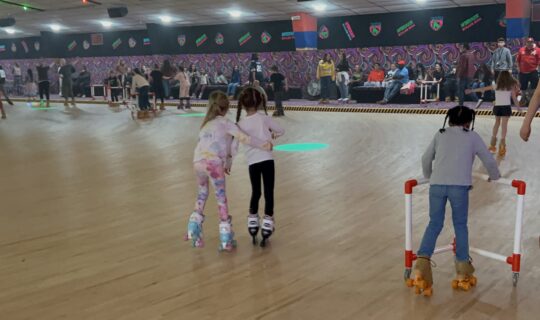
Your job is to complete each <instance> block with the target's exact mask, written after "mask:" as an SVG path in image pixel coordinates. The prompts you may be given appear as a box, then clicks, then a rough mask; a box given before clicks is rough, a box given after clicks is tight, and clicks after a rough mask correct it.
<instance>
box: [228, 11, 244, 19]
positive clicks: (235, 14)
mask: <svg viewBox="0 0 540 320" xmlns="http://www.w3.org/2000/svg"><path fill="white" fill-rule="evenodd" d="M229 14H230V15H231V17H233V18H240V17H241V16H242V12H241V11H238V10H231V11H229Z"/></svg>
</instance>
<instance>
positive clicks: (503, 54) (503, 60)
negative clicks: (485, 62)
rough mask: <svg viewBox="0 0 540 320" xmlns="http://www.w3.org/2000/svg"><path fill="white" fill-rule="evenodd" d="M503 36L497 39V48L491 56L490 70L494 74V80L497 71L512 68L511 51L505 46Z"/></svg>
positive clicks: (497, 75) (496, 76)
mask: <svg viewBox="0 0 540 320" xmlns="http://www.w3.org/2000/svg"><path fill="white" fill-rule="evenodd" d="M505 45H506V42H505V40H504V38H499V39H497V49H496V50H495V51H494V52H493V55H492V56H491V62H490V67H491V72H492V73H493V74H494V76H495V77H494V80H495V81H497V78H499V73H500V72H501V71H503V70H512V53H511V52H510V49H508V48H507V47H506V46H505Z"/></svg>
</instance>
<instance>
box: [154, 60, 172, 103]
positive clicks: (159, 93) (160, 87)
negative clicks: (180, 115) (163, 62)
mask: <svg viewBox="0 0 540 320" xmlns="http://www.w3.org/2000/svg"><path fill="white" fill-rule="evenodd" d="M150 80H151V82H152V91H154V105H155V106H156V108H157V102H158V99H159V100H161V104H160V105H159V110H165V101H164V98H165V96H166V95H165V85H164V84H165V82H167V86H168V85H169V81H165V79H164V76H163V73H162V72H161V70H160V69H159V65H158V64H157V63H156V64H155V65H154V70H152V72H150Z"/></svg>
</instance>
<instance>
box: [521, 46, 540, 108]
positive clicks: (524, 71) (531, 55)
mask: <svg viewBox="0 0 540 320" xmlns="http://www.w3.org/2000/svg"><path fill="white" fill-rule="evenodd" d="M516 61H517V67H518V72H519V83H520V85H521V91H522V92H523V98H522V100H521V101H522V105H526V104H527V103H528V101H529V97H530V92H529V91H528V90H529V84H530V85H531V86H530V88H531V90H534V89H535V88H536V86H537V85H538V66H539V65H540V49H539V48H538V47H537V46H536V43H535V42H534V39H533V38H528V39H527V44H526V45H525V46H524V47H523V48H521V49H519V52H518V54H517V59H516Z"/></svg>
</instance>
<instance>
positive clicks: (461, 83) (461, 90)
mask: <svg viewBox="0 0 540 320" xmlns="http://www.w3.org/2000/svg"><path fill="white" fill-rule="evenodd" d="M470 84H471V79H469V78H459V79H458V100H459V104H460V105H463V102H465V89H469V88H470ZM468 96H469V98H471V100H472V101H474V102H476V101H478V97H477V96H476V93H474V92H471V93H469V94H468Z"/></svg>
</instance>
